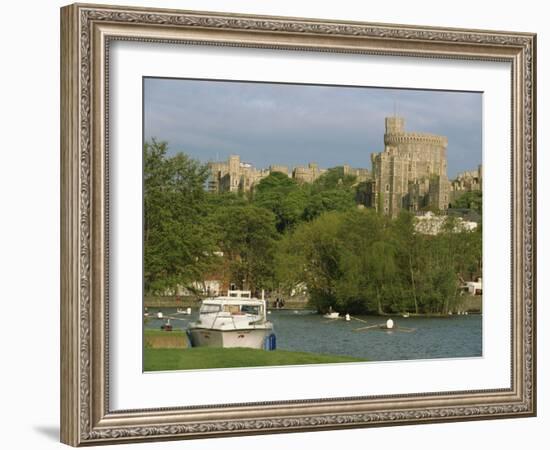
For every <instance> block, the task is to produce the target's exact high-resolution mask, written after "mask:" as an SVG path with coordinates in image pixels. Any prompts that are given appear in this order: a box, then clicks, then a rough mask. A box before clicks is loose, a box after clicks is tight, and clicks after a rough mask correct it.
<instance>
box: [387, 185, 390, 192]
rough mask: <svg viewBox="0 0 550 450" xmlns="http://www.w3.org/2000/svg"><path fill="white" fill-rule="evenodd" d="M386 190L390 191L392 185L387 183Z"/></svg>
mask: <svg viewBox="0 0 550 450" xmlns="http://www.w3.org/2000/svg"><path fill="white" fill-rule="evenodd" d="M386 192H390V185H389V184H386Z"/></svg>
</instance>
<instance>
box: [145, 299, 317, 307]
mask: <svg viewBox="0 0 550 450" xmlns="http://www.w3.org/2000/svg"><path fill="white" fill-rule="evenodd" d="M143 304H144V306H145V307H147V308H151V309H155V308H188V307H191V308H194V309H196V308H198V307H199V305H200V300H197V298H196V297H185V296H179V297H173V296H167V297H153V296H145V297H144V299H143ZM272 305H273V300H272V299H269V300H268V306H269V308H271V307H272ZM308 307H309V306H308V304H307V302H305V301H293V300H285V307H284V308H283V309H307V308H308Z"/></svg>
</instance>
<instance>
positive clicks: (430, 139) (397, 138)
mask: <svg viewBox="0 0 550 450" xmlns="http://www.w3.org/2000/svg"><path fill="white" fill-rule="evenodd" d="M384 144H385V145H392V146H397V145H399V144H424V145H425V144H430V145H438V146H443V147H446V146H447V138H446V137H445V136H439V135H437V134H431V133H415V132H413V133H389V134H385V135H384Z"/></svg>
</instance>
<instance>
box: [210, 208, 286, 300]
mask: <svg viewBox="0 0 550 450" xmlns="http://www.w3.org/2000/svg"><path fill="white" fill-rule="evenodd" d="M211 220H212V221H213V223H215V225H216V227H217V230H218V233H217V236H218V239H219V240H218V247H219V248H220V249H221V250H222V251H223V253H224V258H225V259H226V261H227V262H228V264H229V268H230V271H231V277H232V281H233V282H234V283H235V284H237V285H239V286H241V287H242V288H248V289H250V290H252V291H255V290H256V289H264V288H268V287H271V286H272V285H273V262H272V261H273V258H274V254H273V253H274V250H275V244H276V239H277V231H276V228H275V216H274V215H273V213H272V212H271V211H269V210H267V209H265V208H259V207H257V206H254V205H244V206H225V207H221V208H219V209H218V210H216V211H214V212H213V213H212V215H211Z"/></svg>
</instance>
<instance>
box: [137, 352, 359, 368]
mask: <svg viewBox="0 0 550 450" xmlns="http://www.w3.org/2000/svg"><path fill="white" fill-rule="evenodd" d="M359 361H364V360H362V359H358V358H352V357H349V356H336V355H320V354H317V353H306V352H290V351H286V350H274V351H265V350H256V349H252V348H208V347H195V348H187V349H179V348H159V349H153V348H145V349H144V370H145V371H146V372H149V371H155V370H186V369H219V368H224V367H258V366H287V365H297V364H327V363H342V362H359Z"/></svg>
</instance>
